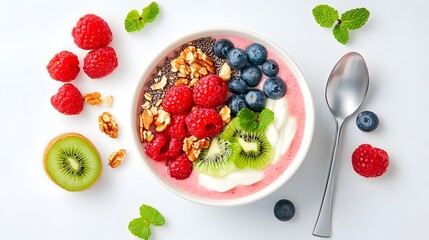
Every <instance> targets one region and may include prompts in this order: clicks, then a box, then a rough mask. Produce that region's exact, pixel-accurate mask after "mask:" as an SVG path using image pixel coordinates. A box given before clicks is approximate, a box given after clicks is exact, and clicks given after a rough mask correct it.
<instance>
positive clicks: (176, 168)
mask: <svg viewBox="0 0 429 240" xmlns="http://www.w3.org/2000/svg"><path fill="white" fill-rule="evenodd" d="M168 172H169V173H170V176H171V177H173V178H175V179H178V180H183V179H186V178H188V177H189V176H190V175H191V173H192V162H191V161H189V159H188V157H186V155H184V154H182V155H180V156H179V157H177V158H176V159H175V160H174V161H172V162H171V163H170V164H169V165H168Z"/></svg>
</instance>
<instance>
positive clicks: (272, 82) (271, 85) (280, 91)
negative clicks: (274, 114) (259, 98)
mask: <svg viewBox="0 0 429 240" xmlns="http://www.w3.org/2000/svg"><path fill="white" fill-rule="evenodd" d="M262 88H263V90H264V93H265V95H266V96H267V97H268V98H271V99H280V98H282V97H283V96H284V95H285V93H286V84H285V82H284V81H283V80H282V79H281V78H279V77H269V78H268V79H267V80H265V82H264V85H263V87H262Z"/></svg>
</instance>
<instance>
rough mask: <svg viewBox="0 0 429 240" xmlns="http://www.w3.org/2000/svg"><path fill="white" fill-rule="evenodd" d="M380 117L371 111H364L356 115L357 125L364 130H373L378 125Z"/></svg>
mask: <svg viewBox="0 0 429 240" xmlns="http://www.w3.org/2000/svg"><path fill="white" fill-rule="evenodd" d="M378 122H379V121H378V117H377V115H376V114H375V113H373V112H371V111H363V112H361V113H359V114H358V115H357V117H356V125H357V127H358V128H359V129H360V130H362V131H364V132H372V131H374V130H375V129H376V128H377V127H378Z"/></svg>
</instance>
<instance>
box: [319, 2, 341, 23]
mask: <svg viewBox="0 0 429 240" xmlns="http://www.w3.org/2000/svg"><path fill="white" fill-rule="evenodd" d="M313 16H314V19H315V20H316V22H317V23H318V24H319V25H320V26H322V27H326V28H329V27H332V26H333V25H334V23H335V21H337V20H338V18H339V15H338V11H337V10H335V9H334V8H333V7H331V6H328V5H326V4H322V5H318V6H316V7H315V8H313Z"/></svg>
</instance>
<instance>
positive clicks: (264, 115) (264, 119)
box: [258, 108, 274, 132]
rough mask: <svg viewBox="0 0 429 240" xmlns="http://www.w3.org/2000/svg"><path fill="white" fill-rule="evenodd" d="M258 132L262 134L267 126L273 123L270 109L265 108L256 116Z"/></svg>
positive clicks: (272, 114) (272, 113)
mask: <svg viewBox="0 0 429 240" xmlns="http://www.w3.org/2000/svg"><path fill="white" fill-rule="evenodd" d="M258 121H259V125H258V130H259V131H261V132H264V131H265V130H267V128H268V126H269V125H270V124H271V123H272V122H273V121H274V112H273V111H271V110H270V109H267V108H265V109H264V110H262V112H261V113H259V115H258Z"/></svg>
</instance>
